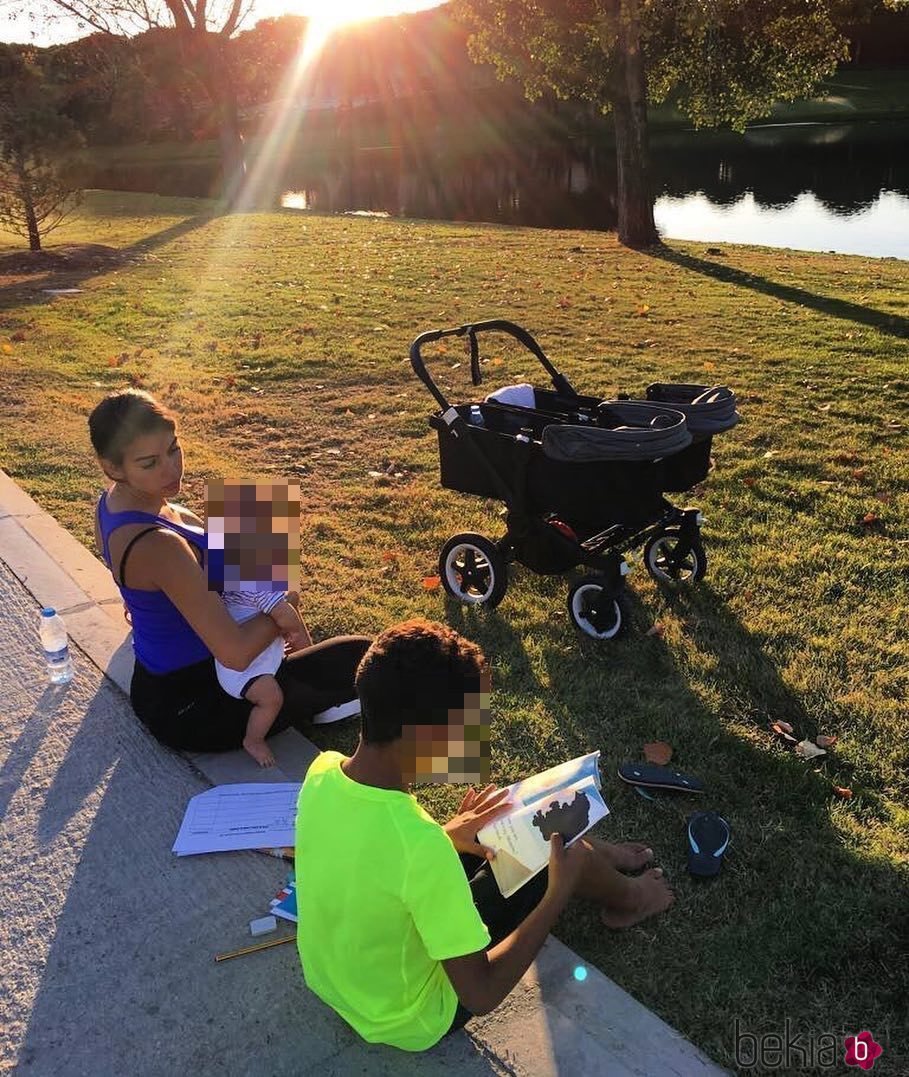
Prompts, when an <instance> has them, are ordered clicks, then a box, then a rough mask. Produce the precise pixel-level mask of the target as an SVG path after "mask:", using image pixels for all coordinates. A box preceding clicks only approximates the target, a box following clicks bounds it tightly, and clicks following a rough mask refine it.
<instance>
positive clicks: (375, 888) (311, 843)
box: [296, 752, 490, 1051]
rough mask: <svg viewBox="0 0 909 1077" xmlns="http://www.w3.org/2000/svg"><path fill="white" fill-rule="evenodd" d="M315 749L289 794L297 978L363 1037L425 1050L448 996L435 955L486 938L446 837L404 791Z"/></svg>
mask: <svg viewBox="0 0 909 1077" xmlns="http://www.w3.org/2000/svg"><path fill="white" fill-rule="evenodd" d="M344 758H345V757H344V756H343V755H341V754H340V753H339V752H323V753H322V754H321V755H320V756H319V757H318V758H317V759H316V760H315V761H314V762H313V763H312V765H311V766H310V768H309V772H308V773H307V775H306V781H305V782H304V783H303V788H302V789H301V790H300V796H299V800H298V801H297V822H296V876H297V912H298V916H299V925H298V930H297V948H298V950H299V952H300V960H301V961H302V963H303V972H304V976H305V977H306V984H307V986H308V987H309V988H310V989H311V990H312V991H314V992H315V993H316V994H317V995H318V996H319V998H321V999H322V1001H323V1002H326V1003H328V1005H329V1006H331V1007H332V1008H333V1009H335V1010H337V1012H338V1013H339V1014H340V1015H341V1016H342V1017H343V1018H344V1020H345V1021H347V1022H348V1024H350V1025H352V1026H353V1028H354V1029H355V1030H356V1031H357V1032H358V1033H359V1034H360V1035H361V1036H362V1037H363V1039H364V1040H367V1041H368V1042H370V1043H387V1044H391V1045H392V1046H394V1047H400V1048H402V1049H404V1050H405V1051H423V1050H426V1049H427V1048H428V1047H432V1045H433V1044H434V1043H437V1042H438V1040H439V1039H441V1037H442V1036H443V1035H444V1034H445V1033H446V1032H447V1031H448V1029H449V1026H450V1025H451V1022H452V1018H453V1017H454V1013H455V1010H456V1008H457V1002H458V999H457V995H456V994H455V990H454V988H453V987H452V986H451V981H450V980H449V979H448V976H447V975H446V973H445V969H444V968H443V966H442V965H441V963H440V962H442V961H444V960H445V959H447V958H449V957H461V956H463V955H464V954H472V953H475V952H476V951H477V950H482V949H484V948H485V947H486V946H488V945H489V941H490V940H489V932H488V931H487V930H486V926H485V925H484V923H483V921H482V920H481V919H480V914H479V913H478V912H477V909H476V907H475V905H474V903H473V900H472V898H471V893H470V887H469V885H468V883H467V878H466V876H465V874H464V870H463V868H462V867H461V862H460V860H459V859H458V854H457V853H456V852H455V848H454V846H453V845H452V843H451V839H450V838H449V837H448V835H447V834H446V833H445V831H444V830H443V829H442V828H441V827H440V826H439V824H438V823H437V822H435V820H434V819H433V818H432V817H431V816H429V815H428V814H427V813H426V812H425V811H424V810H423V809H422V808H421V807H420V806H419V804H417V802H416V800H415V799H414V798H413V797H412V796H411V795H410V794H409V793H403V792H400V791H397V790H393V789H377V788H376V787H375V786H371V785H362V784H360V783H359V782H355V781H354V780H353V779H352V778H348V777H347V775H346V774H345V773H344V771H343V770H342V769H341V763H342V761H343V760H344Z"/></svg>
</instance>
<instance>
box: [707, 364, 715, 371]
mask: <svg viewBox="0 0 909 1077" xmlns="http://www.w3.org/2000/svg"><path fill="white" fill-rule="evenodd" d="M704 369H705V370H716V363H705V364H704Z"/></svg>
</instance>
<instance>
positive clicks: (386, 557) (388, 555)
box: [382, 550, 398, 564]
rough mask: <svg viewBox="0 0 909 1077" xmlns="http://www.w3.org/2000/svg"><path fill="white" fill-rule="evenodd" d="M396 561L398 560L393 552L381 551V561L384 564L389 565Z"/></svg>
mask: <svg viewBox="0 0 909 1077" xmlns="http://www.w3.org/2000/svg"><path fill="white" fill-rule="evenodd" d="M397 559H398V555H397V554H396V553H395V552H394V550H383V551H382V560H383V561H384V562H385V563H386V564H389V563H390V562H391V561H397Z"/></svg>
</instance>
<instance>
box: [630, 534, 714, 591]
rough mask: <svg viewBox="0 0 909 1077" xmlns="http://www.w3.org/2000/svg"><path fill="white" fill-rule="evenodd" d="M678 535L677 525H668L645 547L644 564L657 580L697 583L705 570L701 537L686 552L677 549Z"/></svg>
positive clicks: (704, 556) (658, 581)
mask: <svg viewBox="0 0 909 1077" xmlns="http://www.w3.org/2000/svg"><path fill="white" fill-rule="evenodd" d="M680 541H681V536H680V533H679V529H678V528H676V527H670V528H667V529H666V530H665V531H662V532H661V533H660V534H658V535H654V537H653V538H652V539H650V541H649V542H648V543H647V545H646V546H645V547H644V564H645V565H646V566H647V571H648V572H649V573H650V575H651V576H653V578H654V579H655V580H656V581H657V583H697V582H698V580H702V579H703V578H704V575H705V573H706V572H707V554H706V553H705V552H704V547H703V545H702V544H701V540H700V539H695V540H694V542H692V543H691V544H690V547H689V550H688V552H687V553H685V554H682V555H681V556H680V555H679V554H678V553H677V550H678V548H679V543H680Z"/></svg>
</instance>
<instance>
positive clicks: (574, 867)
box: [546, 834, 593, 902]
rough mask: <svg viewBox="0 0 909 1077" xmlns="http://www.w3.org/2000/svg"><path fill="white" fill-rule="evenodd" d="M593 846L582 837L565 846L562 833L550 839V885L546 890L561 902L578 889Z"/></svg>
mask: <svg viewBox="0 0 909 1077" xmlns="http://www.w3.org/2000/svg"><path fill="white" fill-rule="evenodd" d="M592 852H593V846H592V845H590V843H589V842H586V841H584V839H583V838H580V839H579V840H578V841H576V842H575V843H574V845H572V846H570V847H569V848H567V849H566V848H565V843H564V842H563V841H562V835H561V834H553V835H552V837H551V838H550V839H549V885H548V886H547V888H546V892H547V893H548V894H550V895H551V896H552V897H554V898H556V899H557V900H558V901H560V902H565V901H567V900H568V899H569V898H570V897H571V895H572V894H573V893H574V892H575V890H576V889H577V886H578V883H579V881H580V879H581V875H582V874H583V872H584V865H585V864H586V863H587V858H588V857H589V856H590V855H591V853H592Z"/></svg>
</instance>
